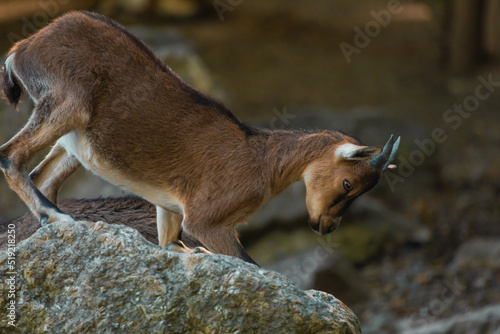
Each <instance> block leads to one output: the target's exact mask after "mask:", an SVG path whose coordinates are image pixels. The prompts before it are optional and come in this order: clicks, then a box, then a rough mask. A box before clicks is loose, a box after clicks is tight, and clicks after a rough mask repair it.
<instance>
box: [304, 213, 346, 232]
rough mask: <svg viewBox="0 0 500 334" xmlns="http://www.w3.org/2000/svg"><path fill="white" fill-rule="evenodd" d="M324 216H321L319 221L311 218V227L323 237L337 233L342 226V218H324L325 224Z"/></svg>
mask: <svg viewBox="0 0 500 334" xmlns="http://www.w3.org/2000/svg"><path fill="white" fill-rule="evenodd" d="M321 218H322V215H319V217H318V220H317V221H314V220H312V219H311V218H310V217H309V227H311V229H312V230H313V231H314V232H316V233H318V234H321V235H325V234H328V233H331V232H333V231H335V230H336V229H337V228H338V227H339V226H340V221H341V220H342V217H328V219H325V218H326V217H323V222H322V221H321V220H322V219H321Z"/></svg>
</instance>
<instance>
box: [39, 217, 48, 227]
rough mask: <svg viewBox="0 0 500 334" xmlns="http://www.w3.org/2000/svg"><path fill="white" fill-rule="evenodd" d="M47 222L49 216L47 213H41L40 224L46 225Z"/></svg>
mask: <svg viewBox="0 0 500 334" xmlns="http://www.w3.org/2000/svg"><path fill="white" fill-rule="evenodd" d="M48 222H49V216H47V215H42V216H41V217H40V225H42V226H45V225H47V224H48Z"/></svg>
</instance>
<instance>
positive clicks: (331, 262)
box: [266, 244, 369, 305]
mask: <svg viewBox="0 0 500 334" xmlns="http://www.w3.org/2000/svg"><path fill="white" fill-rule="evenodd" d="M327 246H328V245H326V244H325V245H318V246H317V247H316V248H313V249H311V250H308V251H305V252H299V253H297V254H295V255H292V256H290V257H287V258H285V259H283V260H282V261H278V262H274V263H271V264H269V265H266V268H269V269H272V270H275V271H277V272H279V273H281V274H283V275H285V276H286V277H288V278H289V279H291V280H292V281H293V282H294V283H295V284H296V285H297V286H298V287H299V288H300V289H303V290H308V289H315V290H321V291H325V292H327V293H331V294H332V295H335V296H337V297H338V298H340V299H341V300H342V301H344V302H345V303H347V304H348V305H351V304H355V303H358V302H362V301H365V300H366V299H368V297H369V291H368V290H367V289H366V283H365V282H363V280H362V279H361V276H360V273H359V272H358V271H357V270H356V269H355V268H354V267H353V265H352V264H351V263H350V262H349V261H347V260H346V259H345V258H343V257H342V255H340V254H339V252H337V251H335V250H334V249H331V248H329V247H327Z"/></svg>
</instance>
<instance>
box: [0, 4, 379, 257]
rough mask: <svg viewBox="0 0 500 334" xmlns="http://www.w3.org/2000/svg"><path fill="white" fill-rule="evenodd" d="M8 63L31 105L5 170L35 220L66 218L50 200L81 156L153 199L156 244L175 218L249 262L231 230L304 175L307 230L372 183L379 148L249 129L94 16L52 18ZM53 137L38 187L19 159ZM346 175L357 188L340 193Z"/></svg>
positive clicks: (327, 220)
mask: <svg viewBox="0 0 500 334" xmlns="http://www.w3.org/2000/svg"><path fill="white" fill-rule="evenodd" d="M6 65H7V66H6V68H5V71H6V72H5V75H4V78H6V79H5V80H4V91H5V92H6V95H7V96H10V97H11V98H12V97H13V100H12V99H11V98H9V100H10V102H11V103H12V104H14V105H15V104H16V103H17V101H16V99H15V96H17V95H16V89H18V88H19V87H18V85H16V84H15V83H16V82H18V83H19V82H20V83H22V85H23V86H24V88H25V90H26V91H27V92H28V94H29V95H30V97H31V98H32V99H33V100H34V101H35V103H36V107H35V110H34V112H33V115H32V117H31V119H30V121H29V122H28V124H27V125H26V127H25V128H24V129H23V130H22V131H21V132H20V133H19V134H18V135H17V136H16V137H14V138H13V139H11V141H9V142H8V143H7V144H5V145H4V146H2V147H0V168H1V169H2V170H3V171H4V173H5V175H6V178H7V181H8V182H9V184H10V186H11V187H12V188H13V189H14V191H16V192H17V193H18V194H19V196H20V197H21V198H22V199H23V200H24V201H25V202H26V204H27V205H28V206H29V208H30V210H31V211H32V212H33V213H34V215H35V216H36V217H37V219H39V220H41V221H42V222H52V221H56V220H71V219H72V217H70V216H68V215H67V214H64V213H62V212H61V211H60V210H59V209H58V208H57V207H55V206H54V204H52V203H51V202H49V201H48V200H47V198H46V196H48V198H49V199H50V201H52V202H53V203H55V202H56V197H57V190H58V188H59V186H60V184H61V183H62V182H63V181H64V179H65V178H67V177H68V176H69V175H70V174H71V173H72V172H73V171H74V170H76V169H77V168H78V167H79V166H80V164H83V165H84V166H85V167H86V168H88V169H90V170H92V171H93V172H94V173H96V174H98V175H100V176H102V177H104V178H105V179H107V180H109V181H110V182H112V183H114V184H117V185H119V186H122V187H124V188H127V189H128V190H130V191H132V192H134V193H136V194H138V195H140V196H142V197H144V198H146V199H147V200H148V201H150V202H152V203H154V204H155V205H156V206H157V209H158V218H157V221H158V230H159V234H160V245H161V246H165V244H166V243H169V242H172V241H175V240H176V238H177V235H178V232H179V230H180V229H181V226H180V224H181V222H182V229H183V231H184V233H187V234H189V235H191V236H193V237H194V238H196V239H198V240H200V241H201V242H202V243H203V244H204V245H205V246H207V248H208V249H209V250H211V251H212V252H216V253H221V254H228V255H234V256H238V257H240V258H243V259H245V260H247V261H250V262H253V261H252V259H251V258H250V257H249V256H248V255H247V254H246V252H245V251H244V249H243V247H242V246H241V244H240V242H239V240H238V238H237V237H236V233H235V229H234V227H235V225H236V224H237V223H239V222H243V221H245V220H246V218H247V217H248V216H249V215H251V214H252V213H254V212H255V211H256V209H257V208H258V207H259V206H260V205H262V204H263V203H264V202H266V201H267V200H268V199H270V198H271V197H273V196H275V195H276V194H278V193H279V192H281V191H282V190H284V189H285V188H287V187H288V186H289V185H291V184H292V183H294V182H296V181H300V180H304V181H305V182H306V187H307V198H306V202H307V205H308V209H309V213H310V216H311V227H313V228H314V229H315V230H316V231H317V232H319V233H321V234H325V233H328V232H330V231H331V230H332V229H334V228H336V227H337V226H338V223H339V221H340V218H339V217H340V215H341V214H342V213H343V211H344V210H345V209H346V208H347V206H348V205H349V204H350V203H351V202H352V200H354V199H355V198H356V197H357V196H359V195H360V194H362V193H364V192H365V191H367V190H368V189H370V188H371V187H373V186H374V185H375V184H376V183H377V182H378V178H379V175H380V173H379V172H377V171H375V170H374V169H373V168H372V167H370V165H369V163H368V159H369V158H371V157H372V156H373V155H374V153H375V152H376V153H378V152H380V149H378V148H376V149H374V148H367V150H366V152H365V154H364V155H363V156H362V157H361V158H360V159H358V158H356V159H355V160H348V159H344V158H341V157H338V156H336V155H335V152H336V149H337V148H338V147H339V146H340V145H343V144H347V143H351V144H356V145H358V144H359V143H358V141H357V140H355V139H354V138H352V137H349V136H347V135H345V134H342V133H339V132H334V131H320V132H302V131H270V130H263V129H255V128H252V127H249V126H247V125H245V124H244V123H242V122H241V121H239V120H238V119H237V117H236V116H234V114H233V113H232V112H231V111H230V110H229V109H227V108H226V107H225V106H224V105H223V104H221V103H220V102H218V101H215V100H213V99H211V98H210V97H208V96H206V95H204V94H202V93H200V92H199V91H197V90H196V89H194V88H192V87H191V86H189V85H187V84H186V83H184V82H183V81H182V80H181V79H180V78H179V77H178V76H177V75H176V74H175V73H173V72H172V71H171V70H170V68H168V66H166V65H165V64H164V63H163V62H162V61H161V60H159V59H158V58H157V57H155V56H154V54H153V53H152V52H151V50H150V49H149V48H147V47H146V46H145V45H144V43H143V42H142V41H140V40H139V39H137V38H136V37H134V36H133V35H131V34H130V33H129V32H128V31H127V30H125V29H124V28H123V27H121V26H120V25H118V24H117V23H116V22H114V21H112V20H110V19H108V18H106V17H104V16H101V15H98V14H94V13H89V12H71V13H69V14H66V15H64V16H62V17H60V18H58V19H57V20H55V21H54V22H53V23H51V24H50V25H48V26H47V27H45V28H43V29H42V30H40V31H39V32H38V33H36V34H34V35H33V36H31V37H30V38H28V39H26V40H23V41H21V42H19V43H17V44H16V45H15V46H14V47H13V48H12V50H11V51H10V52H9V57H8V58H7V62H6ZM10 78H13V80H10ZM9 80H10V81H9ZM11 82H12V83H13V85H11ZM56 141H57V144H56V146H55V147H54V148H53V151H52V152H51V153H50V154H49V156H48V157H47V158H46V159H45V160H44V161H43V162H42V163H41V164H40V165H39V166H38V167H37V169H35V171H33V173H32V174H31V177H32V179H33V181H34V183H33V182H32V181H30V179H29V178H28V177H27V174H26V173H25V172H24V168H25V166H26V163H27V162H28V161H29V160H30V159H31V158H32V157H33V155H34V154H35V153H36V152H38V151H39V150H41V149H43V148H45V147H47V146H49V145H52V144H53V143H54V142H56ZM61 148H64V150H62V149H61ZM344 179H349V180H350V182H351V183H352V185H353V187H354V189H353V191H351V192H349V193H346V190H345V189H344V188H343V180H344ZM37 187H39V188H40V190H42V193H43V194H44V195H45V196H44V195H42V193H40V192H39V191H38V189H37ZM180 215H182V216H180Z"/></svg>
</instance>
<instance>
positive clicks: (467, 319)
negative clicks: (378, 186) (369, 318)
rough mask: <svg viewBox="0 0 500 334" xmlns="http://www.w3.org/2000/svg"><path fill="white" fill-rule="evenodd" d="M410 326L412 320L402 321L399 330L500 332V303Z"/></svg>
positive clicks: (430, 333) (414, 333)
mask: <svg viewBox="0 0 500 334" xmlns="http://www.w3.org/2000/svg"><path fill="white" fill-rule="evenodd" d="M410 326H411V322H410V321H408V320H404V321H400V322H398V326H397V327H398V329H397V332H398V333H404V334H482V333H491V334H500V305H490V306H487V307H484V308H482V309H479V310H476V311H473V312H469V313H466V314H461V315H457V316H454V317H451V318H449V319H445V320H440V321H436V322H431V323H428V324H424V325H423V326H419V327H410Z"/></svg>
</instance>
